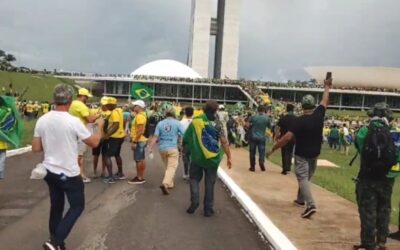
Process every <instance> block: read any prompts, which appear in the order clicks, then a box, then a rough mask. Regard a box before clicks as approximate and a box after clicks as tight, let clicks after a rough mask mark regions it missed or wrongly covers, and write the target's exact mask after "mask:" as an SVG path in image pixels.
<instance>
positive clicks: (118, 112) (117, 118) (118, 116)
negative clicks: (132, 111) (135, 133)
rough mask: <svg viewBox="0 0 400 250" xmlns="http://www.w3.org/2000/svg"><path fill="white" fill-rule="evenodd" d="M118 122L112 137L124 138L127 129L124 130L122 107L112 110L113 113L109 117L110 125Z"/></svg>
mask: <svg viewBox="0 0 400 250" xmlns="http://www.w3.org/2000/svg"><path fill="white" fill-rule="evenodd" d="M116 122H117V123H118V129H117V131H115V133H114V134H112V135H111V136H110V137H111V138H124V137H125V130H124V115H123V112H122V109H120V108H116V109H114V110H113V111H111V114H110V116H109V118H108V126H109V127H110V125H111V123H116Z"/></svg>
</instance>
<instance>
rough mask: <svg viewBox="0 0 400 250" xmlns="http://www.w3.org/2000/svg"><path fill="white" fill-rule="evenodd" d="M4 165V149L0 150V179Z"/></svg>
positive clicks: (2, 176)
mask: <svg viewBox="0 0 400 250" xmlns="http://www.w3.org/2000/svg"><path fill="white" fill-rule="evenodd" d="M5 165H6V151H5V150H0V179H3V178H4V167H5Z"/></svg>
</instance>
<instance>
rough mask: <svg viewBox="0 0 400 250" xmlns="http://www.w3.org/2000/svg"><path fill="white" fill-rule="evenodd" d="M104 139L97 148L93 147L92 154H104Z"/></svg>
mask: <svg viewBox="0 0 400 250" xmlns="http://www.w3.org/2000/svg"><path fill="white" fill-rule="evenodd" d="M103 144H104V141H100V143H99V145H98V146H97V147H95V148H92V155H100V154H102V152H103V151H102V147H103Z"/></svg>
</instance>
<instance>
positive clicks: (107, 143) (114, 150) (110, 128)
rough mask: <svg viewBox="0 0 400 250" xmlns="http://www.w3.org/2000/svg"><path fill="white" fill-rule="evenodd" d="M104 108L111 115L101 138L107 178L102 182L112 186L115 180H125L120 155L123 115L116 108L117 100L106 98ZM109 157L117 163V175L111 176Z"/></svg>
mask: <svg viewBox="0 0 400 250" xmlns="http://www.w3.org/2000/svg"><path fill="white" fill-rule="evenodd" d="M106 107H107V110H109V111H111V114H110V116H109V117H108V124H107V129H106V131H105V134H104V136H103V139H104V141H103V143H104V151H103V162H104V164H105V166H106V168H107V171H108V178H106V179H105V180H104V182H106V183H108V184H112V183H115V179H118V180H124V179H126V177H125V175H124V172H123V170H122V158H121V155H120V153H121V147H122V143H123V142H124V139H125V129H124V115H123V111H122V109H121V108H117V99H115V98H114V97H108V100H107V105H106ZM111 157H115V161H116V162H117V166H118V173H117V174H116V175H114V174H113V170H112V162H111Z"/></svg>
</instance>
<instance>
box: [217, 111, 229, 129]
mask: <svg viewBox="0 0 400 250" xmlns="http://www.w3.org/2000/svg"><path fill="white" fill-rule="evenodd" d="M217 115H218V119H219V120H220V121H221V123H222V128H223V129H224V135H225V136H228V130H227V123H228V120H229V114H228V112H226V111H225V106H224V105H222V104H221V105H219V107H218V112H217Z"/></svg>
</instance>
